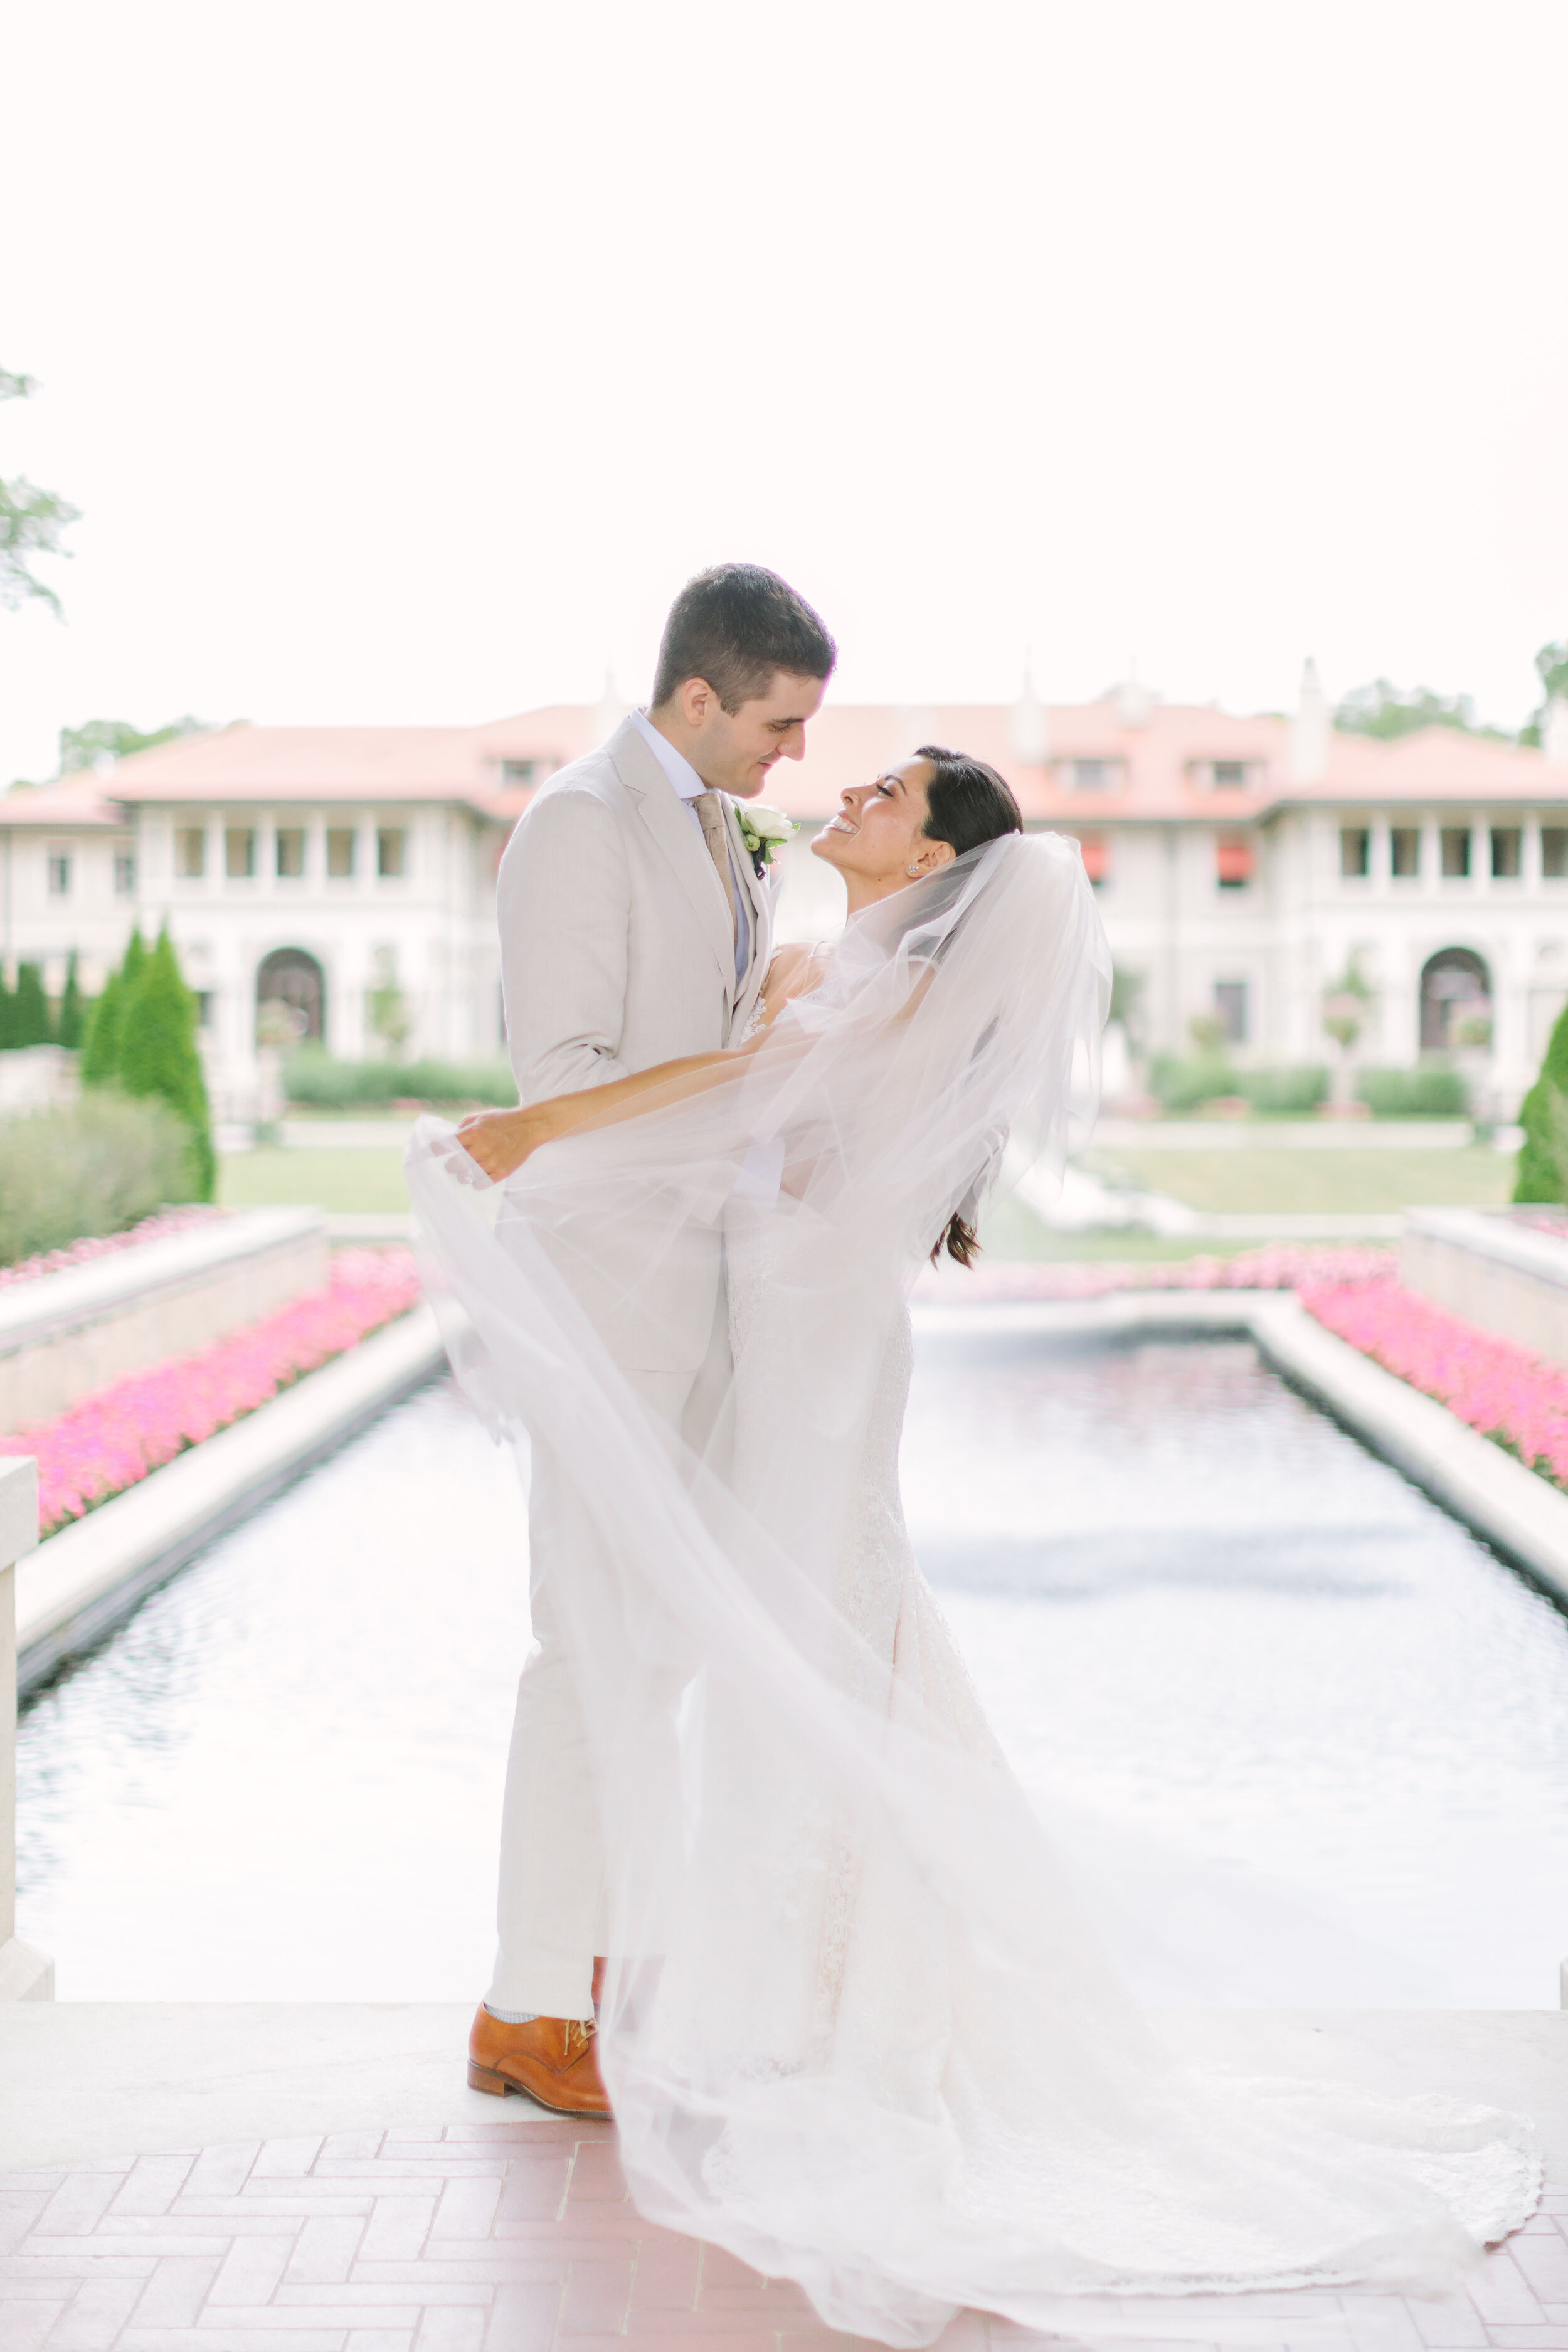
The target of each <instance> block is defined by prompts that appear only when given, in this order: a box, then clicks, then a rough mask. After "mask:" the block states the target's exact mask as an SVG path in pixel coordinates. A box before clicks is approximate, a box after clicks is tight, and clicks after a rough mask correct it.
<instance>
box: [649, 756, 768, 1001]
mask: <svg viewBox="0 0 1568 2352" xmlns="http://www.w3.org/2000/svg"><path fill="white" fill-rule="evenodd" d="M631 716H632V725H633V726H634V727H635V728H636V729H637V732H638V734H639V735H640V736H641V737H642V739H643V740H644V742H645V743H646V744H647V748H648V750H649V751H651V752H652V753H653V756H654V758H655V759H656V760H657V761H658V764H659V766H660V767H661V768H662V769H663V770H664V772H665V774H666V775H667V776H668V778H669V781H670V782H671V783H672V784H673V785H674V787H675V789H676V791H677V792H678V793H679V795H680V797H681V799H682V800H683V801H684V802H685V803H686V807H687V813H688V814H689V817H690V819H691V822H692V824H694V825H695V826H696V827H697V831H698V834H699V835H700V838H701V842H702V846H703V849H704V850H705V851H706V849H707V846H708V836H707V835H706V834H704V833H703V831H702V819H701V818H700V816H699V815H698V814H697V811H696V810H695V808H693V807H692V803H693V802H694V801H695V800H696V798H697V795H698V793H705V792H708V791H710V789H711V788H710V786H709V785H707V784H705V783H704V782H703V781H702V779H701V777H700V775H699V774H698V772H697V771H696V769H695V768H694V767H693V766H692V764H691V762H690V761H689V759H688V758H687V757H686V755H685V753H684V752H683V751H677V750H676V748H675V746H674V744H673V743H672V742H671V741H670V740H669V738H668V735H661V734H660V733H659V731H658V728H657V727H656V726H655V725H654V723H653V721H652V719H650V718H649V717H648V716H647V712H646V711H643V710H634V711H633V712H632V715H631ZM724 837H725V839H726V840H727V841H728V842H729V845H730V895H731V898H732V899H733V901H734V908H735V982H736V985H737V987H738V986H739V985H740V983H741V982H742V981H743V980H744V978H745V976H746V966H747V965H748V964H749V963H750V961H751V959H752V902H751V898H750V897H749V895H748V893H747V890H746V886H745V884H744V882H743V881H742V878H741V877H740V875H739V874H737V872H736V871H735V840H734V835H733V834H732V833H731V830H730V827H729V826H728V825H726V826H725V828H724Z"/></svg>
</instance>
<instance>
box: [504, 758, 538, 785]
mask: <svg viewBox="0 0 1568 2352" xmlns="http://www.w3.org/2000/svg"><path fill="white" fill-rule="evenodd" d="M542 765H543V762H542V761H539V760H503V761H501V763H500V780H501V782H502V783H503V784H513V785H516V784H531V783H532V782H533V780H534V778H535V776H537V775H538V773H539V771H540V769H541V767H542Z"/></svg>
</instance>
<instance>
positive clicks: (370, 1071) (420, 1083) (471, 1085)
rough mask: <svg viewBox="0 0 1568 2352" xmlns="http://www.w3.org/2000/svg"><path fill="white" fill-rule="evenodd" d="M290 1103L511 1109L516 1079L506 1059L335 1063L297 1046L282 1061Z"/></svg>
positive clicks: (328, 1107)
mask: <svg viewBox="0 0 1568 2352" xmlns="http://www.w3.org/2000/svg"><path fill="white" fill-rule="evenodd" d="M283 1091H284V1093H285V1094H286V1095H287V1097H288V1098H289V1101H290V1102H291V1103H305V1104H308V1105H309V1106H310V1108H312V1109H315V1110H356V1109H364V1108H373V1107H374V1106H375V1105H377V1104H383V1105H384V1104H386V1103H392V1102H452V1103H457V1102H480V1103H494V1104H495V1105H496V1106H497V1107H498V1108H500V1109H502V1110H510V1108H511V1106H512V1105H513V1104H514V1103H515V1102H516V1100H517V1080H516V1079H515V1078H514V1077H513V1076H512V1074H511V1070H510V1066H509V1065H508V1064H507V1063H505V1062H334V1061H333V1060H332V1058H331V1055H329V1054H324V1053H322V1051H321V1047H320V1046H312V1045H301V1046H300V1050H299V1051H298V1053H294V1054H290V1055H289V1058H288V1060H287V1061H286V1062H285V1063H284V1065H283Z"/></svg>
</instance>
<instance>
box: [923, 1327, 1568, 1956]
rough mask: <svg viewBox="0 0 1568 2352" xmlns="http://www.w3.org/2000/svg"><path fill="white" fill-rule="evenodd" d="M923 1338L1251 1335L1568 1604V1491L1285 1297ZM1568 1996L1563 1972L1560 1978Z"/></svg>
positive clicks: (1327, 1405)
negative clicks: (1530, 1468)
mask: <svg viewBox="0 0 1568 2352" xmlns="http://www.w3.org/2000/svg"><path fill="white" fill-rule="evenodd" d="M914 1322H915V1328H916V1330H917V1331H930V1332H931V1333H932V1334H933V1335H934V1334H937V1333H942V1332H945V1333H948V1334H950V1335H953V1336H975V1337H978V1336H982V1335H984V1337H986V1338H990V1339H995V1338H998V1337H1000V1336H1003V1335H1005V1334H1007V1333H1013V1334H1016V1336H1017V1337H1019V1338H1021V1339H1023V1338H1029V1339H1055V1340H1057V1341H1074V1340H1076V1341H1079V1342H1081V1343H1092V1342H1094V1341H1096V1340H1105V1339H1143V1338H1150V1339H1152V1338H1157V1337H1164V1338H1171V1339H1178V1338H1183V1337H1192V1338H1195V1337H1200V1336H1208V1337H1217V1336H1219V1335H1221V1334H1224V1333H1227V1332H1229V1333H1235V1334H1237V1335H1238V1336H1245V1337H1247V1338H1248V1339H1251V1340H1252V1341H1253V1342H1254V1343H1255V1345H1256V1346H1257V1348H1258V1351H1259V1353H1260V1354H1261V1355H1262V1356H1263V1358H1264V1360H1265V1361H1266V1362H1268V1363H1269V1364H1270V1365H1272V1366H1273V1368H1274V1370H1276V1371H1277V1372H1279V1373H1280V1374H1281V1375H1282V1376H1283V1377H1284V1378H1285V1379H1286V1380H1288V1381H1289V1382H1290V1383H1291V1385H1292V1387H1295V1388H1299V1389H1301V1390H1303V1391H1305V1393H1306V1394H1307V1395H1309V1396H1310V1397H1311V1398H1312V1399H1313V1401H1314V1402H1316V1403H1318V1404H1321V1406H1322V1407H1323V1409H1324V1410H1325V1412H1329V1413H1330V1414H1331V1416H1332V1417H1333V1419H1334V1420H1335V1421H1337V1422H1339V1423H1341V1424H1342V1426H1343V1427H1344V1428H1346V1429H1348V1430H1349V1431H1350V1433H1351V1434H1352V1436H1353V1437H1358V1438H1360V1439H1361V1441H1362V1443H1363V1444H1366V1445H1369V1446H1371V1448H1372V1449H1373V1453H1375V1454H1382V1455H1383V1457H1384V1460H1385V1461H1388V1462H1391V1463H1392V1464H1393V1465H1394V1468H1395V1469H1396V1470H1399V1471H1400V1472H1402V1473H1403V1475H1405V1477H1406V1478H1408V1479H1409V1480H1410V1481H1411V1484H1412V1485H1413V1486H1419V1487H1420V1488H1421V1489H1422V1490H1423V1492H1424V1493H1426V1494H1428V1495H1430V1496H1432V1498H1433V1500H1434V1501H1435V1502H1436V1503H1440V1504H1441V1505H1442V1507H1443V1508H1444V1509H1445V1510H1446V1511H1448V1512H1450V1513H1451V1514H1452V1516H1453V1517H1455V1518H1457V1519H1458V1520H1460V1521H1462V1522H1463V1524H1464V1525H1465V1526H1466V1527H1468V1528H1470V1529H1471V1530H1472V1532H1473V1533H1475V1534H1476V1535H1479V1537H1480V1538H1482V1539H1483V1541H1485V1542H1486V1543H1488V1544H1489V1545H1490V1546H1491V1547H1492V1549H1494V1550H1495V1551H1498V1552H1500V1553H1501V1554H1502V1556H1503V1557H1504V1558H1505V1559H1507V1560H1508V1561H1509V1562H1510V1565H1511V1566H1513V1567H1515V1568H1518V1569H1520V1570H1522V1571H1523V1572H1524V1574H1525V1575H1526V1576H1527V1577H1529V1578H1530V1579H1531V1581H1532V1582H1534V1583H1536V1584H1539V1585H1540V1586H1542V1589H1543V1590H1544V1591H1547V1592H1548V1593H1549V1594H1550V1595H1551V1596H1552V1599H1553V1600H1556V1601H1562V1602H1563V1603H1565V1604H1568V1495H1565V1494H1563V1492H1562V1491H1561V1490H1560V1489H1559V1488H1558V1487H1556V1486H1551V1485H1549V1484H1548V1483H1547V1481H1546V1480H1545V1479H1544V1478H1539V1477H1537V1476H1536V1475H1535V1473H1534V1471H1532V1470H1527V1469H1526V1468H1525V1466H1524V1465H1523V1464H1522V1463H1521V1462H1516V1461H1515V1460H1514V1458H1513V1456H1512V1455H1511V1454H1505V1453H1504V1452H1503V1451H1502V1449H1501V1447H1500V1446H1498V1445H1494V1444H1492V1442H1491V1440H1490V1439H1489V1438H1487V1437H1482V1436H1481V1435H1480V1434H1479V1433H1478V1432H1477V1431H1475V1430H1473V1429H1468V1428H1467V1427H1466V1425H1465V1423H1463V1422H1462V1421H1460V1420H1459V1419H1458V1417H1457V1415H1455V1414H1454V1413H1451V1412H1449V1411H1448V1409H1447V1405H1442V1404H1439V1403H1438V1402H1436V1399H1435V1398H1433V1397H1427V1396H1423V1395H1422V1394H1421V1393H1420V1391H1418V1390H1416V1389H1413V1388H1411V1387H1410V1386H1409V1385H1408V1384H1407V1383H1406V1382H1405V1381H1402V1380H1400V1379H1398V1378H1397V1377H1396V1375H1395V1374H1394V1373H1393V1372H1387V1371H1384V1369H1383V1366H1382V1365H1381V1364H1374V1363H1373V1360H1372V1359H1371V1358H1370V1357H1369V1356H1363V1354H1362V1353H1361V1352H1360V1350H1359V1349H1355V1348H1352V1346H1351V1345H1350V1344H1349V1342H1348V1341H1347V1340H1344V1339H1338V1338H1336V1336H1335V1335H1334V1333H1333V1332H1331V1331H1326V1330H1325V1329H1324V1328H1323V1327H1322V1325H1321V1323H1319V1322H1318V1321H1316V1319H1315V1318H1313V1317H1312V1316H1310V1315H1309V1314H1308V1312H1307V1310H1306V1308H1305V1307H1303V1306H1302V1305H1301V1303H1300V1300H1299V1299H1298V1298H1297V1297H1294V1296H1293V1295H1292V1294H1291V1293H1289V1292H1288V1291H1277V1290H1250V1291H1248V1290H1197V1291H1136V1290H1128V1291H1117V1292H1114V1293H1112V1294H1111V1295H1110V1297H1103V1298H1086V1299H1072V1300H1068V1301H1056V1300H1028V1301H1024V1300H1019V1301H1008V1300H1001V1299H999V1300H995V1301H993V1302H989V1303H987V1304H985V1305H984V1306H977V1307H957V1306H952V1307H950V1306H947V1305H944V1304H938V1303H936V1302H934V1301H933V1302H931V1304H929V1305H920V1306H917V1307H916V1308H915V1310H914ZM1565 1992H1568V1977H1565Z"/></svg>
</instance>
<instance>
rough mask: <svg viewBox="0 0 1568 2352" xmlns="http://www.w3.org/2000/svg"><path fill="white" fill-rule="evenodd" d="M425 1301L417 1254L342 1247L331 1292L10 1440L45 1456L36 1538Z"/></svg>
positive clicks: (115, 1386) (2, 1448)
mask: <svg viewBox="0 0 1568 2352" xmlns="http://www.w3.org/2000/svg"><path fill="white" fill-rule="evenodd" d="M418 1297H419V1276H418V1274H417V1272H416V1269H415V1265H414V1255H413V1252H412V1251H410V1250H405V1249H398V1250H373V1249H346V1250H339V1251H337V1252H335V1253H334V1255H333V1258H332V1276H331V1282H330V1283H329V1284H328V1286H327V1287H326V1289H325V1290H312V1291H308V1292H307V1293H306V1294H305V1296H304V1297H301V1298H295V1299H291V1300H290V1301H289V1305H288V1306H287V1307H279V1310H278V1312H277V1314H275V1315H268V1316H265V1317H263V1318H262V1320H261V1321H260V1322H259V1323H252V1324H250V1325H248V1326H247V1328H246V1329H245V1330H243V1331H236V1332H233V1333H232V1334H231V1335H230V1336H229V1338H228V1339H219V1340H218V1341H217V1342H216V1345H214V1346H213V1347H210V1348H205V1349H202V1350H201V1352H200V1353H199V1354H198V1355H195V1356H176V1357H173V1358H171V1359H170V1360H169V1361H168V1362H167V1363H163V1364H153V1365H151V1366H150V1367H149V1368H148V1370H145V1371H142V1372H133V1373H132V1374H131V1375H129V1377H128V1378H126V1379H125V1380H122V1381H114V1382H112V1384H111V1385H110V1387H108V1388H106V1389H100V1390H99V1391H98V1392H97V1394H96V1395H94V1396H89V1397H84V1398H83V1399H82V1400H81V1402H80V1403H79V1404H74V1405H72V1406H70V1407H69V1408H68V1411H66V1412H62V1413H59V1414H58V1415H57V1416H56V1418H55V1419H54V1420H53V1421H46V1422H37V1423H33V1424H32V1425H31V1426H30V1427H27V1428H25V1429H19V1430H16V1431H15V1432H14V1433H12V1434H11V1435H10V1436H9V1437H4V1438H0V1454H37V1458H38V1532H39V1533H40V1535H46V1536H47V1535H52V1534H53V1533H54V1531H55V1529H56V1528H59V1527H63V1526H64V1525H65V1523H66V1521H67V1520H68V1519H79V1518H80V1517H82V1515H83V1513H84V1512H87V1511H90V1510H91V1509H92V1508H93V1506H94V1505H95V1504H97V1503H105V1502H107V1501H108V1500H109V1499H110V1496H113V1495H119V1494H122V1493H123V1492H124V1490H125V1488H126V1487H127V1486H134V1485H135V1484H136V1482H137V1480H138V1479H141V1478H145V1477H146V1475H147V1474H148V1472H149V1471H150V1470H158V1469H161V1468H162V1467H163V1464H164V1463H165V1462H172V1461H173V1460H174V1456H175V1454H183V1453H184V1449H185V1448H186V1446H187V1445H199V1444H201V1442H202V1440H203V1438H204V1437H211V1436H213V1435H214V1434H215V1433H216V1431H218V1430H220V1429H226V1428H227V1427H228V1425H229V1423H231V1422H234V1421H238V1420H239V1419H240V1418H241V1416H242V1415H243V1414H245V1413H247V1412H255V1410H256V1408H257V1406H258V1405H260V1404H265V1403H266V1402H268V1399H269V1398H271V1397H275V1396H276V1395H277V1394H278V1392H279V1390H280V1389H286V1388H288V1387H289V1384H290V1383H291V1382H292V1381H297V1380H298V1379H299V1378H300V1374H301V1373H303V1372H310V1371H314V1370H315V1369H316V1367H317V1366H318V1365H319V1364H324V1363H326V1362H327V1361H328V1360H329V1359H330V1358H331V1357H333V1356H341V1355H342V1353H343V1351H344V1349H347V1348H352V1347H353V1345H354V1344H355V1342H356V1341H357V1340H360V1339H364V1338H365V1337H366V1335H367V1334H368V1333H370V1332H372V1331H374V1330H378V1329H379V1328H380V1327H381V1326H382V1325H383V1324H384V1323H390V1322H391V1321H392V1320H393V1318H395V1316H398V1315H403V1314H405V1313H406V1312H407V1310H408V1308H409V1307H412V1306H413V1305H414V1304H415V1302H416V1299H417V1298H418Z"/></svg>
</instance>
